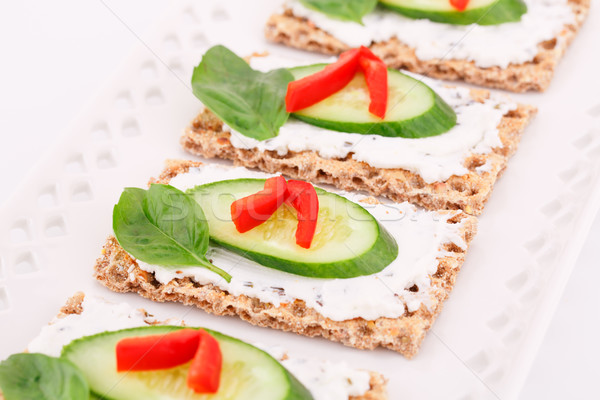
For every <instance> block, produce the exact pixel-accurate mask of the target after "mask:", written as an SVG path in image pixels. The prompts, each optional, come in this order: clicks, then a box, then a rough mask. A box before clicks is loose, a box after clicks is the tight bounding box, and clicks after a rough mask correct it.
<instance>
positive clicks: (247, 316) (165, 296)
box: [95, 161, 476, 358]
mask: <svg viewBox="0 0 600 400" xmlns="http://www.w3.org/2000/svg"><path fill="white" fill-rule="evenodd" d="M199 165H201V164H200V163H195V162H190V161H170V162H169V163H168V165H167V168H166V169H165V171H164V172H163V173H162V175H161V176H160V177H159V178H158V179H156V180H152V181H151V182H155V183H168V182H169V181H170V180H171V178H173V177H174V176H176V175H177V174H180V173H184V172H187V171H188V170H189V168H191V167H195V166H199ZM441 213H442V214H447V213H452V214H455V215H454V216H453V217H452V218H451V219H450V220H449V222H448V223H459V222H460V223H462V227H461V230H460V235H459V236H461V237H462V238H463V239H464V241H465V243H467V244H468V243H469V242H470V241H471V239H472V237H473V236H474V234H475V231H476V218H475V217H473V216H469V215H467V214H465V213H462V212H458V211H441ZM445 250H447V252H448V253H447V255H446V256H445V257H441V258H439V265H438V270H437V272H436V273H435V274H434V275H433V276H432V277H431V288H430V291H429V294H430V297H431V299H432V303H431V307H430V309H429V310H428V309H427V308H426V307H425V306H424V305H422V306H421V308H420V309H419V310H417V311H415V312H408V311H407V312H406V313H405V314H404V315H403V316H402V317H399V318H378V319H376V320H374V321H367V320H365V319H362V318H355V319H352V320H348V321H332V320H330V319H329V318H326V317H324V316H322V315H321V314H319V313H318V312H317V311H315V310H314V309H312V308H309V307H307V306H306V305H305V303H304V302H303V301H300V300H296V301H295V302H294V303H293V304H282V305H281V306H279V307H276V306H274V305H272V304H269V303H262V302H261V301H260V300H258V299H256V298H250V297H247V296H244V295H240V296H234V295H232V294H230V293H228V292H226V291H223V290H221V289H220V288H218V287H216V286H213V285H212V284H208V285H200V284H198V283H196V282H194V281H193V280H191V279H190V278H187V277H186V278H182V279H174V280H172V281H171V282H169V283H168V284H161V283H160V282H158V281H157V280H156V279H155V277H154V275H153V274H152V273H148V272H145V271H143V270H142V269H140V268H139V267H138V265H137V263H136V261H135V260H134V259H133V258H132V257H130V256H129V254H128V253H127V252H125V250H123V248H122V247H121V246H120V245H119V244H118V243H117V240H116V239H115V238H114V237H112V236H111V237H109V238H108V240H107V241H106V244H105V245H104V248H103V250H102V256H101V257H100V258H99V259H98V260H97V262H96V266H95V277H96V279H97V280H98V281H100V283H102V284H103V285H105V286H106V287H108V288H109V289H111V290H114V291H116V292H136V293H138V294H140V295H141V296H144V297H147V298H149V299H151V300H154V301H160V302H164V301H177V302H181V303H183V304H186V305H193V306H196V307H198V308H201V309H203V310H205V311H207V312H211V313H213V314H216V315H237V316H238V317H240V318H242V319H243V320H245V321H248V322H250V323H252V324H254V325H258V326H263V327H269V328H274V329H281V330H284V331H291V332H295V333H298V334H301V335H305V336H323V337H325V338H327V339H329V340H332V341H336V342H341V343H343V344H345V345H347V346H351V347H356V348H360V349H374V348H376V347H378V346H382V347H387V348H389V349H392V350H395V351H397V352H399V353H401V354H402V355H404V356H406V357H408V358H411V357H413V356H414V355H415V354H416V353H417V350H418V349H419V346H420V345H421V342H422V341H423V338H424V337H425V333H426V332H427V331H428V330H429V329H430V328H431V325H432V324H433V321H434V320H435V318H436V317H437V315H438V314H439V313H440V311H441V309H442V304H443V302H444V300H445V299H446V298H447V297H448V295H449V293H450V291H451V290H452V287H453V286H454V282H455V280H456V275H457V274H458V271H459V270H460V267H461V265H462V263H463V261H464V257H465V252H466V249H465V250H463V249H460V248H458V247H457V246H456V245H453V244H447V245H445ZM417 290H418V289H417Z"/></svg>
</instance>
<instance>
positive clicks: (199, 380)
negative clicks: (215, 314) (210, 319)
mask: <svg viewBox="0 0 600 400" xmlns="http://www.w3.org/2000/svg"><path fill="white" fill-rule="evenodd" d="M198 333H199V334H200V345H199V346H198V351H196V354H195V355H194V359H193V360H192V364H191V365H190V370H189V371H188V378H187V386H188V387H189V388H191V389H192V390H193V391H194V392H196V393H217V391H218V390H219V383H220V381H221V369H222V367H223V355H222V354H221V348H220V347H219V342H218V341H217V339H215V338H214V337H213V336H212V335H210V334H209V333H208V332H206V331H204V330H202V329H200V330H198Z"/></svg>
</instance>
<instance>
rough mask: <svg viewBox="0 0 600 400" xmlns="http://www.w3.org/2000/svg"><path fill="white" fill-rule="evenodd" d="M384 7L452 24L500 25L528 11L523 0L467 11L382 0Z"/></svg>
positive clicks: (516, 18) (517, 19)
mask: <svg viewBox="0 0 600 400" xmlns="http://www.w3.org/2000/svg"><path fill="white" fill-rule="evenodd" d="M379 4H381V5H382V6H384V7H387V8H389V9H390V10H393V11H396V12H398V13H400V14H402V15H405V16H407V17H409V18H414V19H428V20H430V21H434V22H441V23H446V24H452V25H470V24H477V25H499V24H503V23H506V22H518V21H520V20H521V16H522V15H523V14H525V13H526V12H527V5H526V4H525V3H524V2H523V1H522V0H498V1H496V2H494V3H492V4H490V5H489V6H487V7H480V8H474V9H470V10H469V9H467V10H465V11H462V12H461V11H431V10H418V9H415V8H406V7H401V6H397V5H394V4H392V2H386V1H380V2H379Z"/></svg>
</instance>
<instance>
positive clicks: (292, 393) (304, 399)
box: [61, 325, 313, 400]
mask: <svg viewBox="0 0 600 400" xmlns="http://www.w3.org/2000/svg"><path fill="white" fill-rule="evenodd" d="M180 329H204V330H205V331H206V332H208V333H210V334H211V335H212V336H213V337H214V338H215V339H217V341H219V342H221V341H228V342H233V343H240V344H241V345H242V346H250V347H253V348H255V349H256V350H258V351H260V352H261V353H264V355H265V356H267V357H269V358H271V359H272V360H273V361H275V362H276V363H277V364H279V366H280V367H281V368H282V369H283V371H285V377H286V379H287V381H288V385H289V388H290V389H289V390H288V394H287V396H286V397H284V398H283V399H281V400H312V399H313V396H312V394H311V393H310V392H309V391H308V389H307V388H306V387H305V386H304V385H303V384H302V383H301V382H300V381H298V379H297V378H296V377H295V376H294V375H292V374H291V373H290V372H289V371H288V370H287V369H286V368H285V367H284V366H283V365H281V363H280V362H279V361H277V360H276V359H274V358H273V357H272V356H271V355H270V354H269V353H267V352H265V351H264V350H261V349H259V348H257V347H255V346H252V345H250V344H248V343H246V342H244V341H242V340H239V339H237V338H234V337H231V336H228V335H225V334H222V333H220V332H217V331H213V330H211V329H206V328H200V327H188V326H185V327H183V326H173V325H150V326H144V327H139V328H128V329H122V330H119V331H113V332H101V333H97V334H95V335H90V336H84V337H82V338H79V339H75V340H73V341H72V342H71V343H69V344H68V345H66V346H65V347H63V350H62V353H61V358H65V359H67V360H69V361H71V360H70V359H69V355H70V354H72V353H74V352H76V351H77V347H79V346H80V345H82V344H85V342H88V341H90V340H92V339H98V338H102V337H103V336H106V337H109V336H112V335H115V334H119V335H120V334H127V335H124V336H122V337H132V336H140V335H139V333H143V334H149V335H160V334H165V333H169V332H173V331H177V330H180ZM92 394H93V395H95V396H97V398H99V399H103V400H120V399H115V398H112V397H107V396H106V395H105V394H102V393H98V392H96V391H94V390H93V388H92ZM127 400H132V399H127Z"/></svg>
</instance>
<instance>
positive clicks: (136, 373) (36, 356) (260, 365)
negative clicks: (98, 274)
mask: <svg viewBox="0 0 600 400" xmlns="http://www.w3.org/2000/svg"><path fill="white" fill-rule="evenodd" d="M27 350H28V353H23V354H15V355H13V356H11V357H9V358H8V359H7V360H6V361H3V362H2V363H0V387H2V390H3V391H4V395H5V397H6V400H23V399H40V398H44V399H87V398H92V399H100V398H102V399H105V398H110V399H115V400H135V399H159V398H160V399H184V398H185V399H207V398H210V399H215V400H217V399H230V400H234V399H239V400H242V399H248V400H251V399H252V400H253V399H265V400H267V399H273V400H285V399H290V400H291V399H297V400H301V399H307V400H311V399H315V400H332V399H339V400H342V399H351V400H384V399H387V395H386V391H385V379H384V378H383V377H382V376H381V375H380V374H378V373H375V372H369V371H363V370H356V369H353V368H351V367H349V366H348V365H347V364H345V363H343V362H330V361H327V362H321V361H316V360H311V359H304V358H295V357H288V356H287V354H286V352H285V351H284V350H282V349H281V348H280V347H277V346H264V345H259V346H258V347H257V346H254V345H251V344H248V343H245V342H242V341H241V340H238V339H235V338H233V337H230V336H227V335H224V334H222V333H219V332H216V331H212V330H208V329H202V328H191V327H188V326H185V325H183V323H182V321H165V322H159V321H157V320H156V319H155V318H154V317H152V316H151V315H149V314H147V313H146V312H145V311H144V310H136V309H134V308H132V307H130V306H128V305H127V304H124V303H120V304H113V303H109V302H107V301H104V300H102V299H100V298H96V297H90V296H84V295H83V293H78V294H76V295H75V296H73V297H72V298H70V299H69V300H68V302H67V304H66V305H65V306H64V307H63V308H62V310H61V312H60V314H59V315H58V316H57V317H56V318H55V319H54V320H53V321H52V322H51V323H50V324H49V325H48V326H46V327H44V328H43V329H42V331H41V333H40V334H39V335H38V336H37V337H36V338H35V339H34V340H33V341H32V342H31V343H30V344H29V346H28V349H27ZM208 378H211V379H208ZM0 398H4V397H3V395H2V393H1V392H0Z"/></svg>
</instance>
